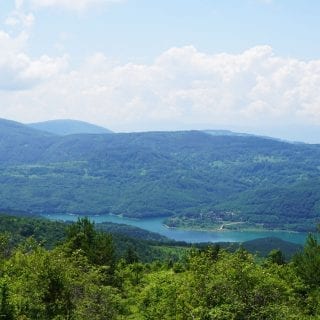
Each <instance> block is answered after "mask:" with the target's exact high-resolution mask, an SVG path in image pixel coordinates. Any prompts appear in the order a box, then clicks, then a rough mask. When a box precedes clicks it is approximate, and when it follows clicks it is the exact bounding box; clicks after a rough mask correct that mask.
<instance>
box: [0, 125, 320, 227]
mask: <svg viewBox="0 0 320 320" xmlns="http://www.w3.org/2000/svg"><path fill="white" fill-rule="evenodd" d="M0 134H1V136H0V208H3V209H8V210H24V211H28V212H33V213H48V212H49V213H55V212H56V213H65V212H69V213H83V214H99V213H113V214H122V215H124V216H130V217H155V216H173V217H181V219H180V220H179V219H176V220H175V221H177V222H178V223H179V221H185V220H186V219H188V220H189V221H191V222H192V223H194V224H193V225H194V226H195V227H198V226H199V225H201V227H202V228H204V229H205V227H206V225H208V226H209V225H210V226H212V225H213V226H214V225H218V226H219V225H220V226H221V224H222V222H221V221H223V223H224V221H227V222H228V225H229V226H231V227H234V228H236V227H237V226H239V225H241V224H240V223H243V224H244V226H246V227H248V228H252V227H254V226H255V224H260V227H261V225H263V227H264V228H268V229H291V230H296V231H309V230H310V228H312V227H314V226H315V225H316V223H318V222H319V220H320V200H319V199H320V175H319V172H320V145H308V144H301V145H300V144H292V143H287V142H284V141H277V140H273V139H265V138H261V137H256V136H233V135H231V136H230V135H210V134H207V133H204V132H201V131H180V132H142V133H117V134H94V135H92V134H77V135H66V136H58V135H53V134H49V133H45V132H43V131H37V130H35V129H32V128H30V127H28V126H25V125H22V124H18V123H14V122H10V121H5V120H2V121H0ZM226 225H227V223H226ZM173 226H177V225H173ZM178 226H179V225H178Z"/></svg>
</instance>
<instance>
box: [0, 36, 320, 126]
mask: <svg viewBox="0 0 320 320" xmlns="http://www.w3.org/2000/svg"><path fill="white" fill-rule="evenodd" d="M2 38H8V35H5V34H0V43H1V41H2V42H3V41H8V42H9V47H10V46H11V47H12V49H10V51H11V52H14V57H15V58H14V59H13V60H14V61H15V62H13V61H11V60H10V63H9V64H7V65H9V66H11V67H10V68H11V69H10V72H11V73H14V74H16V76H17V77H18V78H19V79H29V80H30V79H37V80H38V81H41V80H42V82H39V84H38V85H37V86H35V87H32V88H30V89H29V90H25V91H20V92H15V93H12V92H9V91H7V92H5V91H3V92H2V93H0V99H1V101H2V102H3V104H5V105H6V106H7V109H6V110H2V111H3V112H2V115H1V116H2V117H9V118H15V119H17V120H20V121H36V120H44V119H50V118H77V119H82V120H87V121H91V122H95V123H98V124H102V125H106V126H109V127H111V128H112V129H115V130H124V129H126V128H127V129H128V130H132V129H136V130H138V129H141V128H143V129H149V130H152V129H154V128H157V129H158V128H168V127H170V126H171V128H173V127H174V126H176V127H177V126H178V124H180V127H181V126H182V127H183V126H184V127H191V126H193V127H204V126H207V127H209V126H220V127H222V126H224V125H225V124H230V125H242V126H245V125H251V126H253V125H255V126H256V127H259V126H266V125H269V126H274V125H275V124H278V125H282V124H283V125H285V124H288V123H319V124H320V92H319V90H318V88H319V87H320V60H315V61H300V60H298V59H291V58H283V57H279V56H276V55H275V54H274V52H273V50H272V48H271V47H269V46H258V47H254V48H250V49H248V50H246V51H244V52H242V53H240V54H226V53H223V54H218V55H209V54H206V53H203V52H199V51H198V50H197V49H195V48H194V47H192V46H186V47H180V48H171V49H169V50H167V51H166V52H164V53H162V54H161V55H160V56H159V57H157V58H156V59H155V61H154V63H152V64H149V65H145V64H134V63H128V64H123V65H121V64H118V63H116V62H114V61H113V60H111V59H109V58H108V57H106V56H105V55H103V54H102V53H97V54H94V55H93V56H92V57H91V58H89V59H88V60H87V61H86V62H85V63H84V64H83V65H82V66H81V67H80V68H78V69H76V70H72V71H68V72H66V71H65V69H64V68H63V66H64V65H65V63H66V62H65V58H63V57H61V58H56V59H54V58H49V57H42V58H39V59H36V60H32V59H30V58H29V57H27V56H25V55H19V53H18V52H19V50H16V51H15V49H14V48H16V47H19V45H18V44H15V42H17V43H19V39H15V41H11V40H12V39H11V40H10V39H9V40H8V39H7V40H5V39H2ZM1 39H2V40H1ZM11 42H12V43H11ZM1 47H2V46H1V45H0V48H1ZM1 55H2V54H1V51H0V57H1ZM0 59H1V58H0ZM0 61H1V60H0ZM1 65H2V66H3V65H4V64H1V62H0V69H1ZM43 80H45V81H43ZM16 115H19V117H17V116H16Z"/></svg>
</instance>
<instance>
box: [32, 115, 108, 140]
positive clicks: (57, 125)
mask: <svg viewBox="0 0 320 320" xmlns="http://www.w3.org/2000/svg"><path fill="white" fill-rule="evenodd" d="M27 126H29V127H31V128H34V129H37V130H41V131H45V132H49V133H53V134H56V135H61V136H65V135H70V134H107V133H113V132H112V131H111V130H109V129H106V128H104V127H101V126H98V125H95V124H92V123H89V122H85V121H80V120H73V119H57V120H48V121H43V122H35V123H29V124H27Z"/></svg>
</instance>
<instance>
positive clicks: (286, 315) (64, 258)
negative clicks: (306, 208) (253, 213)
mask: <svg viewBox="0 0 320 320" xmlns="http://www.w3.org/2000/svg"><path fill="white" fill-rule="evenodd" d="M1 222H2V223H1V226H2V227H1V232H0V272H1V276H0V317H1V318H3V319H24V320H26V319H32V320H34V319H43V320H49V319H56V320H57V319H61V320H62V319H75V320H76V319H79V320H80V319H83V320H84V319H92V320H98V319H137V320H138V319H139V320H140V319H190V320H191V319H199V320H202V319H226V320H227V319H228V320H229V319H319V318H320V307H319V301H320V243H319V237H318V234H317V233H313V234H310V235H309V237H308V239H307V241H306V244H305V246H304V248H302V249H301V250H300V251H298V252H297V253H296V254H295V255H294V256H293V257H292V258H291V259H290V260H289V261H288V260H287V259H285V257H284V254H283V253H282V252H281V251H280V250H277V249H275V250H272V251H270V252H269V253H268V255H267V256H266V257H265V258H261V257H259V256H256V255H254V254H251V253H249V252H248V251H246V250H245V249H244V248H243V247H242V246H240V247H238V248H237V249H236V250H233V251H230V250H227V249H226V248H222V247H221V246H220V245H205V246H202V247H195V246H184V247H183V246H176V247H172V246H171V245H170V243H165V242H164V243H163V244H162V249H159V250H160V251H161V252H162V253H163V255H162V256H159V255H157V252H156V251H149V252H144V253H143V252H141V251H139V250H140V249H139V248H140V247H139V240H137V239H133V238H130V239H131V240H129V238H125V237H121V236H119V235H118V236H117V235H116V234H114V235H111V234H110V233H106V232H105V231H103V230H101V228H97V227H96V226H95V225H94V224H93V223H92V222H90V221H89V220H88V219H87V218H81V219H79V220H78V221H77V222H76V223H72V224H71V223H67V224H65V223H60V222H51V221H46V220H44V219H43V220H41V219H30V218H23V217H22V218H21V217H15V216H1ZM10 226H11V228H10ZM121 241H122V242H126V241H127V242H126V243H127V246H126V249H125V250H122V251H121V246H122V245H121V244H120V245H119V243H121ZM152 241H154V240H150V243H149V244H150V247H152V243H153V242H152ZM136 244H137V245H136ZM153 244H154V243H153ZM160 251H159V252H160ZM159 252H158V253H159ZM141 254H142V255H149V261H148V262H146V261H142V260H141V259H140V257H139V255H141Z"/></svg>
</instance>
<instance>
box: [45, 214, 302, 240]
mask: <svg viewBox="0 0 320 320" xmlns="http://www.w3.org/2000/svg"><path fill="white" fill-rule="evenodd" d="M43 217H45V218H48V219H50V220H62V221H76V220H77V219H78V218H79V217H80V216H78V215H71V214H44V215H43ZM89 219H90V220H91V221H94V222H96V223H100V222H113V223H120V224H128V225H132V226H136V227H139V228H142V229H145V230H149V231H152V232H156V233H159V234H161V235H164V236H166V237H168V238H170V239H174V240H177V241H186V242H190V243H195V242H244V241H248V240H253V239H257V238H265V237H277V238H280V239H282V240H286V241H290V242H293V243H298V244H303V243H304V242H305V239H306V236H307V234H306V233H300V232H299V233H298V232H289V231H194V230H181V229H169V228H167V227H165V226H164V225H163V221H164V218H144V219H130V218H123V217H119V216H114V215H96V216H89Z"/></svg>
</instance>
